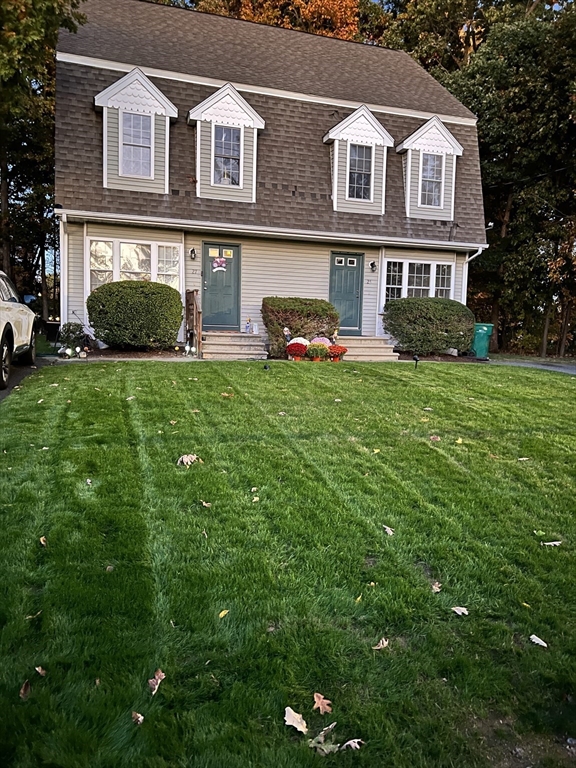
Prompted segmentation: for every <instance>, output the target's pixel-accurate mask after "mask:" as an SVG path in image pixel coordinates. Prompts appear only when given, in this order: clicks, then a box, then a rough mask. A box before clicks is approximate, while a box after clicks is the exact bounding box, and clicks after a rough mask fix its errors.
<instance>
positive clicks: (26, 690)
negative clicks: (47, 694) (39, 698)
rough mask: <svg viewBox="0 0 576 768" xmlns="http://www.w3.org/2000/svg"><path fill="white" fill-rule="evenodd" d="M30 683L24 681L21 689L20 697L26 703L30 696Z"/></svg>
mask: <svg viewBox="0 0 576 768" xmlns="http://www.w3.org/2000/svg"><path fill="white" fill-rule="evenodd" d="M30 690H31V688H30V681H29V680H24V683H23V684H22V688H20V693H19V696H20V698H21V699H22V701H26V699H27V698H28V696H30Z"/></svg>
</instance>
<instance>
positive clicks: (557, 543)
mask: <svg viewBox="0 0 576 768" xmlns="http://www.w3.org/2000/svg"><path fill="white" fill-rule="evenodd" d="M560 544H562V542H561V541H541V542H540V546H541V547H559V546H560Z"/></svg>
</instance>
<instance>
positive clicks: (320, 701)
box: [312, 693, 332, 715]
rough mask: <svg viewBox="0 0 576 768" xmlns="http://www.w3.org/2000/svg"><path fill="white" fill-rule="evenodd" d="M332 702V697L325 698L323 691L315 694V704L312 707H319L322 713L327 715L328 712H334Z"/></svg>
mask: <svg viewBox="0 0 576 768" xmlns="http://www.w3.org/2000/svg"><path fill="white" fill-rule="evenodd" d="M330 704H332V702H331V701H330V699H325V698H324V696H322V694H321V693H315V694H314V706H313V707H312V709H319V710H320V714H321V715H325V714H326V712H332V707H331V706H330Z"/></svg>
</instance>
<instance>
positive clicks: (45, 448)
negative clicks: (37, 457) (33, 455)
mask: <svg viewBox="0 0 576 768" xmlns="http://www.w3.org/2000/svg"><path fill="white" fill-rule="evenodd" d="M42 450H43V451H49V450H50V448H47V447H46V446H44V448H42Z"/></svg>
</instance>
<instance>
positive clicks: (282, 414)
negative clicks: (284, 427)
mask: <svg viewBox="0 0 576 768" xmlns="http://www.w3.org/2000/svg"><path fill="white" fill-rule="evenodd" d="M278 416H286V411H278Z"/></svg>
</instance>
